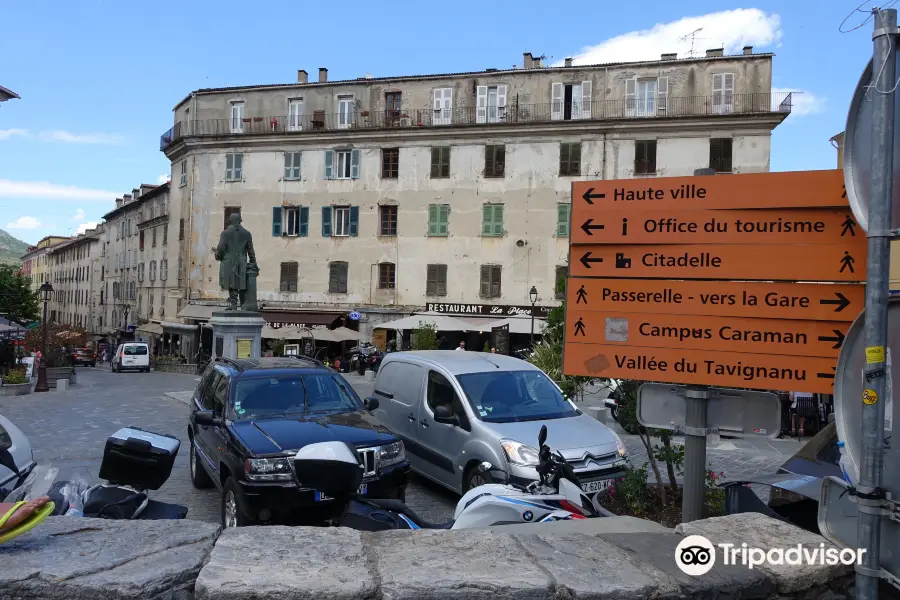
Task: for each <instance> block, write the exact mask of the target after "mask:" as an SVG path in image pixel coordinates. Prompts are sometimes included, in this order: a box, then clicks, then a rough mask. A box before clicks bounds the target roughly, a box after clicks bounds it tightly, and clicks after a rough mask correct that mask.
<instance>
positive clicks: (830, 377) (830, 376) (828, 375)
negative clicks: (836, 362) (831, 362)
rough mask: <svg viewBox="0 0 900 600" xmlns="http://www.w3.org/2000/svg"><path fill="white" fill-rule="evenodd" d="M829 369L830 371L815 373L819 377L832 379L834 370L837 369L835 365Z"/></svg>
mask: <svg viewBox="0 0 900 600" xmlns="http://www.w3.org/2000/svg"><path fill="white" fill-rule="evenodd" d="M831 371H832V372H831V373H816V376H817V377H818V378H819V379H834V372H835V371H837V367H831ZM832 385H833V384H832Z"/></svg>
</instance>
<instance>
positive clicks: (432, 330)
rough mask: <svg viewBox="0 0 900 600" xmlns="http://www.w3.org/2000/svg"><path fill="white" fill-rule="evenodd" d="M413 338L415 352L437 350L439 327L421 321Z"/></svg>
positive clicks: (413, 332) (413, 331) (414, 330)
mask: <svg viewBox="0 0 900 600" xmlns="http://www.w3.org/2000/svg"><path fill="white" fill-rule="evenodd" d="M411 337H412V349H413V350H437V347H438V343H437V327H435V326H434V324H433V323H425V322H423V321H419V326H418V327H416V328H415V329H413V330H412V336H411Z"/></svg>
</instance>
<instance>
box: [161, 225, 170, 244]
mask: <svg viewBox="0 0 900 600" xmlns="http://www.w3.org/2000/svg"><path fill="white" fill-rule="evenodd" d="M162 232H163V239H162V245H163V246H165V245H167V244H168V243H169V224H168V223H166V224H165V225H163V226H162Z"/></svg>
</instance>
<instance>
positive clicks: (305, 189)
mask: <svg viewBox="0 0 900 600" xmlns="http://www.w3.org/2000/svg"><path fill="white" fill-rule="evenodd" d="M722 54H723V53H722V51H721V50H711V51H708V52H707V55H706V56H705V57H702V58H690V59H678V58H676V56H675V55H662V57H661V58H660V60H656V61H648V62H639V63H617V64H607V65H595V66H572V65H571V61H569V60H567V61H566V66H560V67H545V66H544V65H542V64H541V61H540V59H536V58H533V57H532V56H531V54H528V53H526V54H525V57H524V65H523V67H522V68H516V69H511V70H497V69H487V70H485V71H480V72H470V73H455V74H442V75H419V76H406V77H382V78H372V77H370V76H366V77H360V78H357V79H350V80H343V81H329V80H328V73H327V70H326V69H320V70H319V76H318V80H317V81H309V80H308V78H307V73H306V72H305V71H299V72H298V77H297V81H296V82H295V83H289V84H276V85H251V86H245V87H232V88H219V89H200V90H197V91H195V92H192V93H191V94H190V95H188V96H187V97H186V98H184V99H183V100H182V101H181V102H180V103H179V104H178V105H177V106H176V107H175V109H174V119H175V125H174V127H173V128H172V129H170V130H169V131H168V132H166V133H165V134H164V135H163V136H162V139H161V150H163V151H164V152H165V154H166V156H167V157H168V158H169V159H170V160H171V164H172V183H171V188H172V189H171V191H170V196H171V200H170V201H171V205H172V206H173V207H178V211H179V212H180V214H181V216H180V217H179V220H178V229H177V231H178V240H179V243H180V244H181V259H182V262H183V264H184V266H185V278H186V279H185V282H184V287H185V288H186V290H187V291H188V292H189V294H190V296H189V298H190V301H191V304H190V305H188V306H186V307H185V308H184V309H182V311H181V313H180V314H181V316H182V317H185V318H186V319H187V320H202V319H204V318H207V317H208V313H209V312H210V311H211V310H212V309H211V307H208V306H203V305H204V304H210V303H213V302H217V301H218V302H221V300H222V298H223V297H224V295H223V293H222V292H221V291H220V290H219V286H218V276H217V275H218V265H217V263H216V261H215V260H214V256H213V254H212V252H211V250H210V248H211V247H214V246H215V245H216V243H217V241H218V238H219V234H220V232H221V231H222V228H223V227H224V224H225V222H227V219H228V216H229V215H230V214H231V213H232V212H239V213H240V214H241V216H242V218H243V221H244V225H245V226H246V227H247V228H248V229H250V230H251V231H252V232H253V234H254V243H255V246H256V254H257V257H258V259H259V264H260V268H261V273H260V276H259V279H258V285H259V293H258V295H259V299H260V301H261V303H262V304H263V305H264V307H265V311H264V312H265V315H266V318H267V320H268V321H270V322H275V323H279V322H287V323H303V324H307V325H315V324H331V323H334V322H336V321H335V320H337V322H340V321H341V319H342V317H345V316H346V315H348V314H349V313H351V312H356V313H360V314H361V315H362V319H361V322H362V328H361V329H362V330H363V331H364V332H368V331H369V330H370V329H371V327H372V326H373V325H376V324H378V323H380V322H384V321H385V320H389V319H393V318H396V317H397V316H402V315H405V314H410V313H412V312H413V311H422V310H424V309H430V310H436V311H438V312H446V313H459V312H462V313H466V314H469V315H471V314H488V313H489V312H491V311H492V310H494V311H496V310H501V311H503V312H510V311H517V310H528V309H530V308H531V301H530V299H529V290H530V289H531V288H532V286H535V287H536V289H537V290H538V293H539V298H538V302H537V305H538V307H539V308H541V307H544V308H546V307H549V306H553V305H555V304H557V302H558V300H557V298H558V293H559V292H558V291H557V281H558V279H559V278H560V277H561V276H562V275H563V274H564V273H565V271H566V263H567V259H568V233H569V228H570V226H571V225H570V222H569V221H570V219H569V213H570V210H569V207H570V201H571V198H570V196H571V185H572V182H573V181H577V180H584V179H617V178H630V177H647V178H652V177H659V176H673V175H691V174H693V172H694V170H695V169H697V168H701V167H712V168H714V169H715V170H716V171H718V172H720V173H748V172H760V171H768V169H769V153H770V139H771V132H772V130H773V129H774V128H775V127H776V126H777V125H778V124H779V123H781V122H782V121H783V120H784V119H785V117H786V116H787V115H788V114H789V112H790V102H791V101H790V96H789V95H782V96H780V97H773V95H772V89H771V85H772V58H773V55H771V54H754V53H753V52H752V48H749V47H748V48H745V49H744V53H743V54H741V55H737V56H723V55H722ZM497 306H500V307H503V308H496V307H497ZM492 307H493V308H492ZM167 314H168V313H167ZM355 316H357V315H354V317H355ZM493 318H495V319H496V318H497V317H496V315H495V316H494V317H493Z"/></svg>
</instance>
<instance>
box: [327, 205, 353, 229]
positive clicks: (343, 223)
mask: <svg viewBox="0 0 900 600" xmlns="http://www.w3.org/2000/svg"><path fill="white" fill-rule="evenodd" d="M331 213H332V219H333V221H334V224H333V233H332V235H334V236H336V237H347V236H349V235H350V207H349V206H335V207H333V208H332V211H331Z"/></svg>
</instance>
